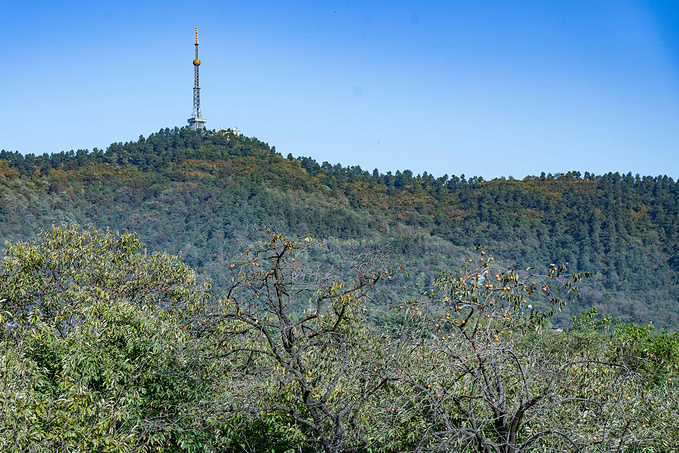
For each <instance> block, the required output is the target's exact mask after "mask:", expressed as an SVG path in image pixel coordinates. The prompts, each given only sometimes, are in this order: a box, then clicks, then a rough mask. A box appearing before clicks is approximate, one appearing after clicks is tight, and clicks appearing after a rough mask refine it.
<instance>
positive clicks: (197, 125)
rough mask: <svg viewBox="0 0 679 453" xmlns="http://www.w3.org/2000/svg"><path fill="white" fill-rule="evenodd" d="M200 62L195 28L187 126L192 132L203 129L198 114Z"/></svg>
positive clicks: (203, 124) (203, 120)
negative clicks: (190, 109) (190, 103)
mask: <svg viewBox="0 0 679 453" xmlns="http://www.w3.org/2000/svg"><path fill="white" fill-rule="evenodd" d="M199 69H200V60H199V59H198V29H197V28H196V59H195V60H193V78H194V84H193V115H192V117H191V118H189V120H188V121H189V126H190V127H191V129H193V130H194V131H195V130H196V129H205V122H206V121H207V120H206V119H205V118H201V113H200V82H199V74H198V73H199Z"/></svg>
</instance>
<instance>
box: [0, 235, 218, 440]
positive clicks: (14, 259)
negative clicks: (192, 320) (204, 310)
mask: <svg viewBox="0 0 679 453" xmlns="http://www.w3.org/2000/svg"><path fill="white" fill-rule="evenodd" d="M205 291H206V288H205V287H202V286H200V285H196V284H195V282H194V274H193V271H192V270H191V269H190V268H188V267H187V266H186V265H184V264H182V263H181V262H180V261H179V259H178V257H172V256H168V255H165V254H153V255H150V254H147V253H146V252H145V251H144V247H143V245H142V244H141V243H140V242H139V241H138V240H137V238H136V237H135V236H133V235H131V234H120V235H118V234H113V233H110V232H101V231H97V230H94V229H90V230H87V231H85V232H80V231H78V230H77V229H76V228H75V227H66V228H57V227H55V228H53V229H52V230H51V231H49V232H45V233H42V234H41V235H39V236H38V238H37V239H36V240H35V241H33V242H29V243H18V244H9V245H8V247H7V250H6V252H5V256H4V260H3V262H2V265H1V267H0V301H1V309H2V312H1V313H0V317H1V319H0V324H1V325H2V328H1V329H0V390H2V404H1V405H0V449H1V450H3V451H139V450H140V449H145V448H151V447H154V446H158V447H161V446H167V445H168V443H169V444H172V443H175V444H180V443H182V442H187V443H190V442H192V439H193V438H195V436H193V435H191V434H190V433H188V431H187V430H184V431H183V432H182V430H180V429H177V428H178V426H177V424H176V420H178V419H180V414H178V413H177V410H178V408H180V407H181V405H182V404H183V403H184V402H185V401H186V400H191V399H192V398H194V397H196V396H197V392H198V391H199V390H200V383H199V382H198V381H196V380H190V376H191V374H190V373H188V370H187V368H189V367H190V365H191V364H190V363H189V362H187V355H186V354H183V353H182V349H183V348H184V345H185V344H186V342H187V338H186V334H185V331H184V330H183V329H182V328H181V326H182V319H184V315H183V314H182V313H184V310H185V309H186V308H188V307H191V306H192V305H195V304H198V305H200V304H201V303H202V300H203V299H204V297H205V294H206V292H205ZM187 429H188V428H187ZM154 448H155V447H154Z"/></svg>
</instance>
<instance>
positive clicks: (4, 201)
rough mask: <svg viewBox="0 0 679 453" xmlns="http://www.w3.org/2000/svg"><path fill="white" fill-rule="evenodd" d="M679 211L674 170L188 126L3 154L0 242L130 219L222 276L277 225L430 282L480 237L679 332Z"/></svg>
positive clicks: (612, 308)
mask: <svg viewBox="0 0 679 453" xmlns="http://www.w3.org/2000/svg"><path fill="white" fill-rule="evenodd" d="M678 216H679V187H678V186H677V184H676V183H675V182H674V181H673V180H672V179H671V178H668V177H666V176H663V177H648V176H646V177H639V176H638V175H636V176H632V175H631V174H627V175H619V174H617V173H615V174H606V175H591V174H588V173H585V175H584V176H583V175H581V174H579V173H577V172H573V173H568V174H565V175H557V176H554V175H544V174H543V175H541V176H539V177H527V178H525V179H524V180H521V181H519V180H504V179H496V180H492V181H483V180H482V179H481V178H471V179H466V178H464V177H463V176H462V177H456V176H452V177H447V176H445V177H441V178H434V177H433V176H431V175H428V174H426V173H425V174H423V175H417V176H415V175H413V174H412V173H411V172H410V171H408V170H406V171H403V172H396V173H395V174H391V173H386V174H381V173H379V172H378V171H373V172H367V171H364V170H362V169H361V168H360V167H342V166H341V165H330V164H328V163H323V164H318V163H317V162H316V161H314V160H313V159H311V158H306V157H302V158H293V156H291V155H289V156H288V158H283V157H282V156H280V155H279V154H278V153H276V151H275V148H271V147H269V146H268V145H267V144H266V143H263V142H261V141H259V140H257V139H255V138H248V137H237V136H234V135H233V134H231V133H229V132H214V131H202V132H201V131H199V132H194V131H190V130H188V129H186V128H182V129H178V128H175V129H164V130H161V131H159V132H158V133H155V134H152V135H151V136H149V137H148V138H144V137H140V139H139V140H138V141H136V142H129V143H114V144H112V145H111V146H110V147H109V148H108V149H106V150H105V151H103V150H97V149H95V150H93V151H92V152H87V151H83V150H79V151H77V152H73V151H71V152H68V153H66V152H62V153H58V154H51V155H47V154H44V155H42V156H34V155H28V156H22V155H21V154H19V153H16V152H7V151H2V152H0V240H12V241H16V240H21V239H24V238H28V237H31V236H32V235H34V234H35V233H36V232H37V230H38V229H39V228H49V227H50V225H52V224H54V223H79V224H83V225H84V224H92V225H94V226H95V227H97V228H104V227H110V228H112V229H119V230H122V229H127V230H129V231H133V232H135V233H137V234H138V235H139V236H140V238H141V240H142V241H144V242H145V243H146V244H147V245H148V246H149V247H150V248H151V249H152V250H166V251H168V252H170V253H177V252H181V253H182V255H183V257H184V259H185V261H187V262H188V264H190V265H191V266H193V267H195V268H197V269H198V270H199V271H200V272H201V273H202V274H203V275H205V276H208V277H210V278H211V279H212V280H214V282H215V283H216V284H217V285H219V284H221V283H223V282H222V281H221V275H222V274H223V272H222V271H223V269H224V267H225V266H227V265H228V264H229V262H230V259H231V257H232V256H234V255H235V253H236V252H237V251H238V250H240V249H242V248H243V247H244V246H245V245H246V244H248V243H250V242H251V241H252V240H253V238H254V237H255V232H256V231H258V230H261V229H262V228H264V227H269V228H271V229H272V230H276V231H284V232H297V233H314V234H316V235H317V236H319V237H320V238H322V239H323V240H324V244H325V246H326V249H325V250H326V251H325V255H324V257H325V258H324V259H327V260H329V261H340V260H341V259H342V256H344V255H345V254H346V253H348V252H356V251H358V250H364V249H366V248H370V247H373V248H379V249H381V250H386V251H388V252H390V253H392V254H393V255H394V256H395V259H397V260H399V261H400V262H402V263H404V265H405V266H406V267H407V268H408V270H409V272H410V274H411V276H412V279H413V283H417V284H419V285H420V286H419V287H421V288H423V287H426V286H427V285H428V283H429V282H430V281H431V279H432V278H433V277H434V276H436V275H437V274H438V273H439V272H440V270H442V269H444V268H449V267H457V266H458V265H459V262H460V258H462V257H464V256H466V255H465V251H466V250H469V248H470V247H472V246H474V245H475V244H482V245H484V246H485V247H486V249H487V250H488V251H489V252H490V253H492V254H494V256H495V257H496V259H500V260H504V261H505V262H506V263H507V264H510V265H514V264H515V265H517V266H519V267H527V266H534V267H543V266H545V265H548V264H550V263H552V262H554V263H569V265H570V267H571V269H573V270H579V271H590V272H592V273H593V274H594V275H596V279H595V280H594V281H593V282H590V283H589V284H588V288H587V290H586V291H585V297H584V298H583V299H582V300H581V304H582V306H597V307H598V309H599V311H601V312H604V313H611V314H613V316H614V317H618V316H619V317H622V318H623V319H625V320H627V321H633V322H641V323H645V322H648V321H651V320H652V321H653V322H654V323H655V324H657V325H661V326H662V327H665V328H669V329H673V330H674V329H676V328H677V326H679V306H678V304H677V298H678V296H679V282H678V281H677V272H678V271H679V252H677V250H679V219H678ZM416 288H417V286H415V285H413V286H412V291H413V293H412V294H415V291H416ZM409 291H410V290H409ZM581 308H582V307H574V308H573V311H574V312H578V311H579V310H580V309H581ZM569 316H570V314H562V315H561V316H557V317H556V322H566V321H567V320H568V318H569Z"/></svg>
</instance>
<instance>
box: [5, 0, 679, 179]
mask: <svg viewBox="0 0 679 453" xmlns="http://www.w3.org/2000/svg"><path fill="white" fill-rule="evenodd" d="M195 27H198V29H199V38H200V43H201V45H200V57H201V60H202V62H203V64H202V65H201V88H202V91H201V97H202V111H203V116H204V117H205V118H207V120H208V123H207V125H208V127H209V128H214V129H218V128H219V127H232V126H237V127H238V128H239V129H240V130H241V131H242V132H243V133H244V134H246V135H248V136H255V137H257V138H259V139H260V140H263V141H265V142H267V143H269V144H270V145H272V146H276V149H277V151H279V152H281V153H282V154H283V155H287V154H288V153H292V154H293V155H294V156H299V155H304V156H311V157H313V158H315V159H316V160H317V161H319V163H320V162H323V161H329V162H331V163H341V164H343V165H360V166H361V167H362V168H363V169H366V170H370V171H371V170H372V169H373V168H378V169H379V170H380V171H382V172H385V171H387V170H391V171H395V170H404V169H410V170H412V171H413V172H415V173H416V174H417V173H422V172H424V171H427V172H429V173H431V174H434V175H436V176H441V175H443V174H448V175H451V174H455V175H458V176H459V175H461V174H465V175H466V176H475V175H476V176H483V177H484V178H487V179H489V178H494V177H499V176H505V177H509V176H513V177H515V178H523V177H524V176H526V175H539V174H540V173H541V172H543V171H544V172H547V173H557V172H565V171H569V170H579V171H581V172H585V171H589V172H593V173H596V174H602V173H606V172H609V171H619V172H622V173H627V172H630V171H631V172H632V173H633V174H635V173H639V174H641V175H652V176H656V175H661V174H663V175H664V174H667V175H669V176H672V177H673V178H675V179H677V178H679V2H677V1H676V0H674V1H666V2H663V1H642V0H616V1H606V0H601V1H591V0H588V1H580V0H568V1H565V0H564V1H550V0H541V1H531V0H506V1H472V0H447V1H427V0H420V1H398V0H394V1H363V2H361V1H332V0H329V1H294V2H293V1H290V2H288V1H255V0H253V1H247V2H245V1H242V2H226V1H225V2H222V1H200V0H197V1H194V2H175V1H168V2H151V1H144V0H138V1H127V0H118V1H49V0H44V1H40V2H38V1H31V0H28V1H23V2H2V3H0V42H1V43H2V46H0V55H1V57H2V62H3V64H2V65H0V90H1V96H0V148H1V149H6V150H11V151H15V150H16V151H20V152H22V153H36V154H42V153H43V152H47V153H52V152H59V151H63V150H70V149H79V148H83V149H92V148H93V147H98V148H106V147H107V146H108V145H109V144H110V143H112V142H116V141H123V142H124V141H130V140H136V139H137V138H138V137H139V135H144V136H147V135H149V134H150V133H153V132H156V131H158V130H159V129H161V128H164V127H174V126H184V125H185V124H186V119H187V118H188V117H189V116H190V114H191V100H192V87H193V66H192V65H191V62H192V60H193V51H194V46H193V40H194V28H195Z"/></svg>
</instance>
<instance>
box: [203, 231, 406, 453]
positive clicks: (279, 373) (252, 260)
mask: <svg viewBox="0 0 679 453" xmlns="http://www.w3.org/2000/svg"><path fill="white" fill-rule="evenodd" d="M321 247H322V244H321V243H319V242H318V241H316V240H315V239H314V238H313V237H305V238H301V239H291V238H286V237H284V236H281V235H274V236H272V237H271V238H270V240H269V241H268V243H266V244H264V246H263V247H261V248H259V249H253V250H248V255H247V260H245V261H244V262H243V263H242V264H241V265H240V266H239V267H238V268H237V269H235V270H234V274H235V276H234V279H233V281H232V286H231V287H230V289H229V290H228V293H227V295H226V297H225V298H224V300H223V301H222V302H221V304H220V305H218V306H216V307H214V308H213V309H212V310H211V311H207V312H205V313H204V314H202V315H201V317H202V319H200V320H199V322H198V324H199V325H201V327H203V328H204V331H205V340H204V341H210V340H208V338H209V339H211V341H212V342H213V345H214V358H213V360H214V362H213V365H216V364H218V365H219V366H218V368H216V372H218V373H222V375H221V380H222V384H221V386H220V388H219V392H218V395H219V396H218V397H216V405H217V406H215V405H214V402H213V405H211V406H210V410H211V411H221V412H222V413H223V414H226V416H230V417H233V418H232V420H234V419H240V420H246V421H247V423H252V422H253V421H256V422H257V423H260V424H262V425H267V426H271V424H277V425H279V429H280V428H282V429H280V431H279V433H280V434H281V436H283V437H285V438H286V439H288V447H289V448H291V449H292V450H293V451H319V450H320V451H325V452H333V453H334V452H346V451H363V450H365V449H366V448H369V447H371V446H372V445H373V444H374V443H375V439H376V438H377V437H378V436H379V434H378V433H376V431H375V429H374V427H375V426H377V423H375V421H374V420H373V417H374V415H375V414H376V413H377V411H376V410H375V406H376V405H377V404H379V402H380V398H381V394H383V393H384V392H385V391H386V390H385V389H386V388H387V387H388V384H389V379H387V378H385V377H384V376H383V375H382V373H381V371H382V369H383V367H384V364H385V363H388V362H390V361H391V360H392V359H391V358H390V350H389V340H388V337H387V336H386V335H385V334H383V333H381V332H379V331H378V330H377V329H376V328H374V327H373V326H371V325H370V324H369V323H368V320H367V317H366V302H367V301H368V300H369V297H370V294H371V291H372V290H373V289H374V288H375V285H377V284H378V283H379V282H380V281H382V280H385V281H387V282H389V281H395V276H394V274H393V272H392V271H391V270H390V269H389V267H388V265H389V264H390V263H388V262H387V261H386V260H384V259H382V258H380V257H379V256H377V255H375V254H365V255H363V256H361V257H358V258H356V259H354V260H353V261H351V262H348V263H346V266H347V267H348V268H349V269H351V272H352V273H355V275H356V278H355V279H351V281H347V279H345V278H344V277H343V275H346V272H345V271H346V269H345V270H342V272H340V271H339V270H337V269H332V268H323V267H322V266H320V265H315V264H311V263H310V262H309V261H308V258H309V255H313V253H314V250H318V249H320V248H321ZM244 423H245V422H244ZM280 425H282V426H280ZM261 442H262V439H261V437H260V439H253V438H250V439H248V438H247V436H244V437H243V441H242V444H243V448H245V449H246V451H261V450H259V449H257V447H258V445H259V444H260V443H261ZM259 448H261V445H259ZM278 448H283V447H281V446H279V447H278Z"/></svg>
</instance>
